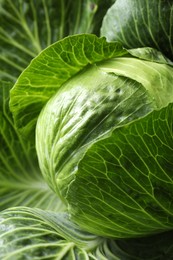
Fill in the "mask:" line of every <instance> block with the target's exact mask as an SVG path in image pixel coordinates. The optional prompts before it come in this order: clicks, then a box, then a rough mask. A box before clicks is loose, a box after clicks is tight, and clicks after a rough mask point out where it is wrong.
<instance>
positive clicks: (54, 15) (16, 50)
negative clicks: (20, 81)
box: [0, 0, 112, 81]
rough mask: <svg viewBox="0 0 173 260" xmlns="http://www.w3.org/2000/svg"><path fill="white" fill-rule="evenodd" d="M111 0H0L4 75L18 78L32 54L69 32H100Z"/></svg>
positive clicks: (0, 56) (1, 73)
mask: <svg viewBox="0 0 173 260" xmlns="http://www.w3.org/2000/svg"><path fill="white" fill-rule="evenodd" d="M111 3H112V1H109V0H106V1H105V0H76V1H73V0H59V1H54V0H49V1H46V0H37V1H34V0H15V1H13V0H8V1H6V0H0V63H1V68H0V79H8V80H10V81H16V79H17V77H18V75H19V74H20V73H21V72H22V71H23V69H24V68H26V66H27V65H28V64H29V62H30V61H31V59H32V58H34V57H35V56H36V55H37V54H38V53H39V52H40V51H41V50H42V49H44V48H45V47H47V46H48V45H50V44H51V43H53V42H55V41H57V40H60V39H62V38H63V37H65V36H67V35H70V34H76V33H92V32H94V33H96V34H99V29H100V24H101V22H102V18H103V16H104V14H105V12H106V10H107V8H108V7H109V6H110V5H111ZM9 50H10V51H9Z"/></svg>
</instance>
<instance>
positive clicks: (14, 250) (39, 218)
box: [0, 207, 103, 260]
mask: <svg viewBox="0 0 173 260" xmlns="http://www.w3.org/2000/svg"><path fill="white" fill-rule="evenodd" d="M102 240H103V239H102V238H99V237H96V236H94V235H92V234H89V233H86V232H84V231H82V230H80V228H79V227H78V226H77V225H75V224H73V223H71V222H70V221H69V219H68V216H67V215H66V214H63V213H62V214H60V213H59V214H55V213H53V212H46V211H41V210H36V209H35V210H34V209H30V208H20V207H19V208H13V209H9V210H7V211H4V212H2V213H1V214H0V244H1V247H0V258H1V259H3V260H7V259H8V260H12V259H15V260H19V259H21V260H25V259H67V260H75V259H76V260H77V259H81V260H85V259H86V260H89V256H88V253H87V252H86V251H85V249H87V250H89V249H90V250H91V248H94V247H95V246H97V245H98V244H100V243H101V241H102Z"/></svg>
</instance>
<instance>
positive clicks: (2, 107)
mask: <svg viewBox="0 0 173 260" xmlns="http://www.w3.org/2000/svg"><path fill="white" fill-rule="evenodd" d="M10 88H11V84H9V83H6V82H0V100H1V102H0V146H1V149H0V210H2V209H4V208H7V207H10V206H17V205H27V206H28V205H29V206H33V207H40V208H44V209H52V210H58V209H60V207H61V206H62V203H61V202H60V201H59V199H58V198H57V196H56V195H55V194H54V193H53V192H52V191H51V190H50V189H49V187H48V186H47V184H46V183H44V180H43V178H42V175H41V173H40V169H39V167H38V162H37V157H36V151H35V147H33V146H32V144H31V142H30V140H28V139H27V140H26V139H22V137H21V136H20V134H19V133H18V131H17V130H16V128H15V127H14V124H13V120H12V116H11V113H10V111H9V90H10Z"/></svg>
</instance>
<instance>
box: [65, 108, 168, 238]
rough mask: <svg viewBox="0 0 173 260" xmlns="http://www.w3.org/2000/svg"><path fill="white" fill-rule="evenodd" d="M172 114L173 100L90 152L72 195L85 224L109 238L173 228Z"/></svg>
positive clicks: (75, 212) (77, 215) (75, 217)
mask: <svg viewBox="0 0 173 260" xmlns="http://www.w3.org/2000/svg"><path fill="white" fill-rule="evenodd" d="M172 114H173V104H170V105H169V106H168V107H166V108H163V109H161V110H158V111H154V112H152V113H150V114H149V115H148V116H146V117H144V118H142V119H140V120H137V121H134V122H133V123H131V124H129V125H125V126H122V127H119V128H117V129H116V130H115V131H113V133H112V135H111V136H110V137H109V138H106V139H104V140H101V141H99V142H97V143H95V144H94V145H93V146H91V148H90V149H89V150H88V151H87V153H86V154H85V156H84V157H83V159H82V160H81V161H80V163H79V165H78V171H77V173H76V175H75V180H74V181H73V182H71V185H70V186H69V188H68V194H67V200H68V202H69V205H70V208H69V210H70V212H71V214H72V216H73V220H75V221H76V222H77V223H78V224H79V225H80V226H81V227H82V228H84V229H85V230H88V231H90V232H93V233H95V234H99V235H104V236H109V237H136V236H144V235H147V234H152V233H157V232H161V231H165V230H170V229H172V228H173V207H172V203H173V199H172V198H173V189H172V187H173V179H172V169H173V164H172V150H173V146H172V145H173V140H172V137H173V132H172V123H173V122H172V118H173V117H172Z"/></svg>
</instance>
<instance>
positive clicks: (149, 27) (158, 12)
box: [101, 0, 173, 60]
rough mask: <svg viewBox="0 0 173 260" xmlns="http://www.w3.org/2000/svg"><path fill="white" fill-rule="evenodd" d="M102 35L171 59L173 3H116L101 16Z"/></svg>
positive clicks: (148, 0) (118, 0) (144, 0)
mask: <svg viewBox="0 0 173 260" xmlns="http://www.w3.org/2000/svg"><path fill="white" fill-rule="evenodd" d="M101 36H106V38H107V40H108V41H119V42H121V43H122V44H123V46H124V47H126V48H138V47H145V46H148V47H153V48H156V49H157V50H160V51H161V52H162V53H164V54H165V55H166V56H167V57H168V58H170V59H171V60H173V2H172V0H167V1H164V0H140V1H139V0H133V1H132V0H116V1H115V3H114V4H113V5H112V6H111V7H110V9H108V11H107V14H106V15H105V16H104V20H103V23H102V27H101Z"/></svg>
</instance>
